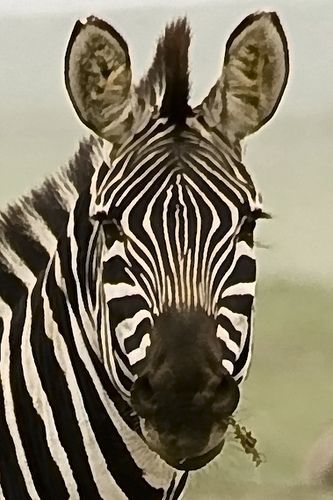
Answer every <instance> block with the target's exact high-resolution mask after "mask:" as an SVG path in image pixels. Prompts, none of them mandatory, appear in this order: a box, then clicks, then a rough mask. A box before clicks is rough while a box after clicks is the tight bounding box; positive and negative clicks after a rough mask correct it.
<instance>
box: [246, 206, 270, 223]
mask: <svg viewBox="0 0 333 500" xmlns="http://www.w3.org/2000/svg"><path fill="white" fill-rule="evenodd" d="M249 218H250V219H252V220H254V221H256V220H259V219H272V215H271V214H270V213H268V212H264V211H263V210H261V209H260V208H258V209H256V210H254V211H253V212H251V214H250V216H249Z"/></svg>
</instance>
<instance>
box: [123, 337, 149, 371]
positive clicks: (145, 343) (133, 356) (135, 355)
mask: <svg viewBox="0 0 333 500" xmlns="http://www.w3.org/2000/svg"><path fill="white" fill-rule="evenodd" d="M150 344H151V342H150V334H149V333H146V334H145V335H144V336H143V337H142V340H141V342H140V345H139V347H138V348H137V349H133V351H131V352H130V353H129V354H128V359H129V362H130V365H131V366H133V365H134V364H135V363H137V362H138V361H141V360H142V359H144V358H145V357H146V351H147V348H148V347H149V346H150Z"/></svg>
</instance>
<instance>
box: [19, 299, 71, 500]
mask: <svg viewBox="0 0 333 500" xmlns="http://www.w3.org/2000/svg"><path fill="white" fill-rule="evenodd" d="M25 307H26V303H25V302H24V301H21V303H20V307H19V308H18V310H17V311H16V314H15V317H14V318H13V321H12V324H11V331H10V351H11V355H10V362H11V368H10V384H11V388H12V394H13V399H14V409H15V416H16V421H17V425H18V430H19V433H20V437H21V442H22V445H23V448H24V451H25V454H26V458H27V462H28V466H29V469H30V472H31V475H32V478H33V481H34V484H35V488H36V490H37V492H38V494H39V495H40V496H41V498H59V499H65V498H68V493H67V490H66V487H65V484H64V482H63V479H62V477H61V474H60V471H59V469H58V467H57V465H56V463H55V462H54V460H53V458H52V456H51V454H50V450H49V448H48V446H47V444H46V442H47V441H46V432H45V426H44V423H43V421H42V419H41V418H40V416H39V415H38V414H37V412H36V411H35V408H34V406H33V403H32V399H31V397H30V394H29V393H28V391H27V387H26V385H25V380H24V375H23V366H22V359H21V350H20V342H21V335H22V330H23V324H24V318H25V315H26V309H25ZM18 339H19V340H18Z"/></svg>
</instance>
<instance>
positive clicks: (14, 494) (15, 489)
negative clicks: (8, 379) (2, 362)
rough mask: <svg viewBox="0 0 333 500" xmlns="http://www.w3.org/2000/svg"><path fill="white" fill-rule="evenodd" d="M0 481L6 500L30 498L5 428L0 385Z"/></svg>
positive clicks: (7, 430) (9, 436) (25, 499)
mask: <svg viewBox="0 0 333 500" xmlns="http://www.w3.org/2000/svg"><path fill="white" fill-rule="evenodd" d="M0 442H1V446H0V481H1V488H2V491H3V494H4V495H5V498H6V499H7V500H27V499H28V498H30V496H29V494H28V491H27V488H26V485H25V481H24V479H23V475H22V472H21V469H20V467H19V465H18V461H17V457H16V452H15V447H14V443H13V440H12V438H11V435H10V432H9V429H8V427H7V422H6V415H5V402H4V397H3V391H2V386H1V385H0Z"/></svg>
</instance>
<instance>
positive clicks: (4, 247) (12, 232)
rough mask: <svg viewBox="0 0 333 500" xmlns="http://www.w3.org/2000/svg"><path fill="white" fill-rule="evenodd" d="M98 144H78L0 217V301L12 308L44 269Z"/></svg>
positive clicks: (98, 156)
mask: <svg viewBox="0 0 333 500" xmlns="http://www.w3.org/2000/svg"><path fill="white" fill-rule="evenodd" d="M102 157H103V155H102V141H101V140H100V139H96V138H95V137H93V136H91V137H90V138H89V139H85V140H83V141H82V142H81V143H80V145H79V149H78V151H77V153H76V154H75V155H74V157H73V159H72V160H71V161H70V162H69V164H68V165H67V166H66V167H63V168H61V169H60V171H59V172H58V173H57V174H55V175H53V176H51V177H49V178H47V179H46V180H45V181H44V182H43V183H42V185H41V186H40V187H39V188H37V189H33V190H32V191H31V192H30V194H28V195H25V196H22V197H21V198H20V199H19V200H18V201H17V202H16V203H13V204H10V205H8V206H7V208H5V210H4V211H3V212H1V213H0V235H1V237H0V283H1V288H0V296H1V297H2V298H3V299H4V300H5V302H7V303H8V304H9V305H14V304H16V303H17V302H18V299H19V298H20V295H21V293H22V285H23V286H25V287H29V285H30V284H34V282H35V280H36V277H37V276H38V275H39V274H40V272H41V271H43V269H45V267H46V265H47V263H48V261H49V259H50V256H51V255H52V254H53V253H54V251H55V248H56V245H57V240H58V238H59V236H60V234H61V232H62V231H63V229H64V227H65V226H66V224H67V220H68V214H69V212H70V210H71V208H72V207H73V206H74V204H75V201H76V199H77V197H78V195H79V194H80V193H81V192H82V190H83V189H84V188H85V187H87V185H88V183H89V181H90V179H91V177H92V175H93V173H94V171H95V168H96V167H97V165H100V164H101V163H102Z"/></svg>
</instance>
